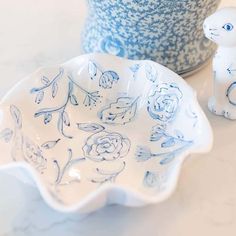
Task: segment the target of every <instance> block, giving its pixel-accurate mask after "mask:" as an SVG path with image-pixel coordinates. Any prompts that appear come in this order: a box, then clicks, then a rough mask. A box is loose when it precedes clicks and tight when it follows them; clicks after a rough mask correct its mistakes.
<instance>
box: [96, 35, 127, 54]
mask: <svg viewBox="0 0 236 236" xmlns="http://www.w3.org/2000/svg"><path fill="white" fill-rule="evenodd" d="M100 47H101V50H102V52H105V53H109V54H112V55H115V56H120V57H124V56H125V50H124V47H123V44H122V42H121V41H120V40H119V39H117V38H114V37H112V36H107V37H105V38H104V39H102V40H101V43H100Z"/></svg>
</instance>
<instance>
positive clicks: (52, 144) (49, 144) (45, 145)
mask: <svg viewBox="0 0 236 236" xmlns="http://www.w3.org/2000/svg"><path fill="white" fill-rule="evenodd" d="M60 140H61V139H57V140H55V141H48V142H45V143H43V144H42V145H41V147H42V148H45V149H51V148H53V147H55V146H56V144H57V143H58V142H59V141H60Z"/></svg>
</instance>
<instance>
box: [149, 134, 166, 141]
mask: <svg viewBox="0 0 236 236" xmlns="http://www.w3.org/2000/svg"><path fill="white" fill-rule="evenodd" d="M162 137H163V134H161V133H153V134H152V135H151V138H150V141H152V142H157V141H159V140H160V139H161V138H162Z"/></svg>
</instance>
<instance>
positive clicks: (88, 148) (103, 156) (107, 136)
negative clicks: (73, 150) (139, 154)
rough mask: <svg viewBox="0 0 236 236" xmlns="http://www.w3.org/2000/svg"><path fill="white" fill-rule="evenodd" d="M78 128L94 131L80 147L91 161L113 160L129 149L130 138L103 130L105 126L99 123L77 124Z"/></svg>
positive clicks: (124, 154) (123, 154)
mask: <svg viewBox="0 0 236 236" xmlns="http://www.w3.org/2000/svg"><path fill="white" fill-rule="evenodd" d="M78 128H79V129H81V130H83V131H86V132H92V133H94V134H92V135H90V136H89V137H88V138H87V140H86V142H85V144H84V146H83V148H82V149H83V152H84V156H85V157H86V158H88V159H90V160H92V161H96V162H100V161H114V160H117V159H119V158H122V157H125V156H126V155H127V154H128V153H129V151H130V146H131V143H130V140H129V139H128V138H126V137H124V136H122V135H121V134H120V133H117V132H108V131H105V127H103V126H101V125H99V124H78Z"/></svg>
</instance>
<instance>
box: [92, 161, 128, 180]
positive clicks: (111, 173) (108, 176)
mask: <svg viewBox="0 0 236 236" xmlns="http://www.w3.org/2000/svg"><path fill="white" fill-rule="evenodd" d="M125 166H126V163H125V161H123V163H122V165H121V167H120V168H119V169H117V170H104V169H100V168H96V174H97V175H98V176H97V177H94V178H92V179H91V182H92V183H98V184H104V183H107V182H109V183H114V182H115V181H116V178H117V177H118V176H119V175H120V174H121V173H122V172H123V171H124V169H125Z"/></svg>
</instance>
